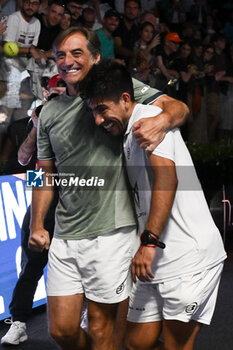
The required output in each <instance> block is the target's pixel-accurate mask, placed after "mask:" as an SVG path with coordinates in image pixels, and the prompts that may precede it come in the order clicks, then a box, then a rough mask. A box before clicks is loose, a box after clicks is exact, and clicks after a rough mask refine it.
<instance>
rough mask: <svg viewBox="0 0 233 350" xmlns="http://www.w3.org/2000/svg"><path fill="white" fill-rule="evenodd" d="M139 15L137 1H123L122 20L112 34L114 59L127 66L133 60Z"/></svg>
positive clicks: (137, 35) (138, 2) (138, 3)
mask: <svg viewBox="0 0 233 350" xmlns="http://www.w3.org/2000/svg"><path fill="white" fill-rule="evenodd" d="M139 15H140V1H139V0H125V10H124V16H123V19H122V20H121V21H120V24H119V26H118V28H117V30H116V31H115V33H114V34H113V36H114V43H115V53H116V57H117V58H120V59H124V60H125V62H126V64H127V65H128V64H129V62H130V60H131V59H133V58H134V56H135V53H134V51H133V49H134V44H135V42H136V40H137V39H138V37H139V28H138V23H137V21H138V18H139Z"/></svg>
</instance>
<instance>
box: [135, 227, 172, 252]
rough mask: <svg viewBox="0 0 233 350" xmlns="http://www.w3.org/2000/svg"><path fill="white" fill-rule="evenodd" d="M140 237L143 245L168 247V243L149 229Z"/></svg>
mask: <svg viewBox="0 0 233 350" xmlns="http://www.w3.org/2000/svg"><path fill="white" fill-rule="evenodd" d="M140 239H141V245H144V246H156V247H159V248H161V249H164V248H165V247H166V245H165V244H164V243H163V242H161V241H160V240H159V236H157V235H156V234H155V233H153V232H151V231H149V230H144V231H143V232H142V234H141V237H140Z"/></svg>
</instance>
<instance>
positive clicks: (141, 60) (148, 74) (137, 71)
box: [131, 22, 160, 87]
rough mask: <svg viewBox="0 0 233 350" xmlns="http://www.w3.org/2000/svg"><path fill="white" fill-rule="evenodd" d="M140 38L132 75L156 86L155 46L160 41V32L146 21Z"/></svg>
mask: <svg viewBox="0 0 233 350" xmlns="http://www.w3.org/2000/svg"><path fill="white" fill-rule="evenodd" d="M139 33H140V34H139V40H138V41H136V43H135V46H134V51H135V58H134V60H132V61H131V67H132V68H133V69H132V75H133V76H134V77H135V78H136V79H138V80H140V81H142V82H144V83H148V84H149V85H150V86H151V87H155V75H154V72H156V56H155V51H154V49H155V47H156V46H157V45H159V43H160V34H159V33H158V32H157V33H156V32H155V29H154V26H153V24H151V23H150V22H144V23H143V24H141V26H140V30H139Z"/></svg>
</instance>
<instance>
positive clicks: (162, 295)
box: [127, 263, 223, 325]
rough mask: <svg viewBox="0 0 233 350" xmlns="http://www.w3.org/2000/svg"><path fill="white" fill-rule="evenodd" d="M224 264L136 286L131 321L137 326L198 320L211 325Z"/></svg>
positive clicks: (130, 305) (131, 298) (131, 300)
mask: <svg viewBox="0 0 233 350" xmlns="http://www.w3.org/2000/svg"><path fill="white" fill-rule="evenodd" d="M222 269H223V263H220V264H218V265H217V266H215V267H213V268H211V269H209V270H205V271H203V272H201V273H198V274H194V275H190V276H183V277H179V278H177V279H174V280H169V281H165V282H161V283H158V284H155V283H151V284H150V283H142V282H140V283H136V284H134V286H133V289H132V293H131V295H130V304H129V311H128V317H127V319H128V321H130V322H135V323H146V322H156V321H161V320H178V321H182V322H189V321H190V320H195V321H197V322H200V323H204V324H207V325H208V324H210V322H211V319H212V316H213V313H214V309H215V304H216V299H217V293H218V287H219V282H220V277H221V273H222Z"/></svg>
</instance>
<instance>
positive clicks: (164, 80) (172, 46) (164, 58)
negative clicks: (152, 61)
mask: <svg viewBox="0 0 233 350" xmlns="http://www.w3.org/2000/svg"><path fill="white" fill-rule="evenodd" d="M181 42H182V40H181V38H180V37H179V35H178V34H177V33H176V32H170V33H168V34H166V36H165V38H164V42H163V44H162V45H160V47H159V48H158V49H157V51H156V54H157V66H158V68H159V69H160V74H158V75H157V76H156V88H157V89H160V90H162V91H164V92H167V93H168V94H169V95H170V96H171V95H172V96H173V97H174V94H175V84H174V83H173V81H176V80H177V79H178V78H179V73H178V72H177V71H176V70H175V69H174V66H173V62H174V58H175V57H176V53H177V50H178V49H179V45H180V43H181ZM170 81H171V84H170V85H168V83H169V82H170Z"/></svg>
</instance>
